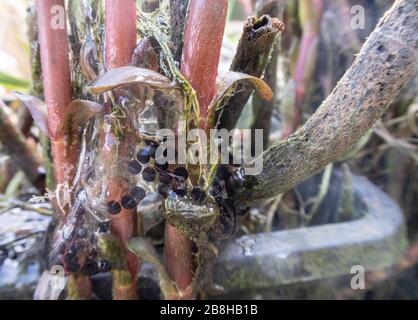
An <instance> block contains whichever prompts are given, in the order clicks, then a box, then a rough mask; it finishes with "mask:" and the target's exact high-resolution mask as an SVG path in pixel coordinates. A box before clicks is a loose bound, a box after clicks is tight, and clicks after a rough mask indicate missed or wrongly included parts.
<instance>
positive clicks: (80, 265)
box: [53, 207, 111, 275]
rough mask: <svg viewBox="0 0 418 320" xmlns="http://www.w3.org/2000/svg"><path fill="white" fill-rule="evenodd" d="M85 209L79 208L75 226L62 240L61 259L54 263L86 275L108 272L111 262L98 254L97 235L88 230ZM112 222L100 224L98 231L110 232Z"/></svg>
mask: <svg viewBox="0 0 418 320" xmlns="http://www.w3.org/2000/svg"><path fill="white" fill-rule="evenodd" d="M84 216H85V210H84V209H83V208H81V207H80V208H79V209H78V210H77V213H76V220H75V221H74V225H73V226H74V228H73V229H72V231H71V232H70V234H69V235H68V237H67V238H66V239H64V240H65V241H60V243H59V245H58V254H59V257H60V261H57V262H55V263H53V264H59V265H63V266H64V269H65V270H66V271H67V272H71V273H74V272H80V273H83V274H86V275H94V274H96V273H100V272H108V271H109V270H110V268H111V267H110V264H109V263H108V262H107V261H105V260H102V259H98V256H97V250H96V245H97V236H96V234H94V233H93V234H91V233H89V232H88V230H87V228H86V226H85V221H84V219H85V218H84ZM109 231H110V223H109V222H102V223H100V224H99V227H98V230H97V232H105V233H106V232H109Z"/></svg>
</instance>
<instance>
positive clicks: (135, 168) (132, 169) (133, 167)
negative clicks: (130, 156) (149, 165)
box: [128, 160, 142, 175]
mask: <svg viewBox="0 0 418 320" xmlns="http://www.w3.org/2000/svg"><path fill="white" fill-rule="evenodd" d="M141 170H142V165H141V164H140V163H139V162H138V161H137V160H131V161H129V162H128V171H129V173H131V174H134V175H137V174H139V173H140V172H141Z"/></svg>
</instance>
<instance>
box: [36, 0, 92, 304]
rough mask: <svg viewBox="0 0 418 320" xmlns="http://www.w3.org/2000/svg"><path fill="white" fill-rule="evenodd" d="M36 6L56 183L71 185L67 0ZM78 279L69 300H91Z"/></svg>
mask: <svg viewBox="0 0 418 320" xmlns="http://www.w3.org/2000/svg"><path fill="white" fill-rule="evenodd" d="M36 7H37V16H38V18H37V19H38V32H39V35H38V36H39V45H40V52H41V65H42V76H43V82H44V96H45V102H46V104H47V108H48V130H49V138H50V139H51V148H52V157H53V162H54V174H55V181H56V182H57V183H64V182H68V183H70V182H71V180H72V178H73V175H74V172H75V168H76V164H77V157H78V146H77V145H76V144H69V143H68V139H67V136H66V135H65V133H63V132H62V131H60V130H59V127H60V126H61V124H62V123H63V122H64V121H65V119H66V118H67V113H68V112H69V110H68V108H67V106H68V105H69V104H70V102H71V100H72V95H73V89H72V85H71V74H70V61H69V43H68V36H67V29H66V26H67V24H66V21H65V20H66V15H65V5H64V0H37V1H36ZM53 9H55V10H53ZM52 19H54V23H52V21H53V20H52ZM53 26H54V28H53ZM57 26H58V27H57ZM75 277H77V276H76V275H70V280H74V281H75ZM78 279H79V281H75V282H74V287H73V289H74V290H73V291H72V293H71V294H69V297H70V298H71V296H73V297H74V296H77V297H78V298H80V299H81V298H83V299H89V298H90V297H91V283H90V279H88V278H87V277H84V276H79V277H78Z"/></svg>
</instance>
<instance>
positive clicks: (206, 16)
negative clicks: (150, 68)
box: [165, 0, 228, 299]
mask: <svg viewBox="0 0 418 320" xmlns="http://www.w3.org/2000/svg"><path fill="white" fill-rule="evenodd" d="M227 10H228V1H227V0H217V1H206V0H191V1H190V6H189V13H188V20H187V25H186V29H185V34H184V46H183V53H182V58H181V66H180V67H181V72H182V73H183V75H184V76H185V77H186V78H187V79H188V80H189V81H190V83H191V85H192V86H193V88H194V89H195V90H196V92H197V96H198V100H199V104H200V114H201V116H202V117H204V115H205V114H206V113H207V110H208V106H209V104H210V102H211V101H212V99H213V97H214V96H215V93H216V92H215V90H216V76H217V73H218V64H219V57H220V52H221V46H222V37H223V33H224V29H225V23H226V14H227ZM191 250H192V242H191V241H190V240H189V239H187V238H186V237H185V236H184V235H183V234H181V233H180V232H179V231H178V230H176V229H175V228H174V227H173V226H171V225H169V224H167V225H166V233H165V259H166V261H167V268H168V272H169V274H170V276H171V278H172V279H173V280H174V281H175V283H176V284H177V286H178V288H179V289H180V291H182V292H183V296H182V298H183V299H193V298H194V297H195V294H196V293H195V292H190V291H187V289H188V287H189V285H190V283H191V282H192V279H193V270H192V265H193V263H192V251H191Z"/></svg>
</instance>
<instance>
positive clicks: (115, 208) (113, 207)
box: [107, 201, 122, 214]
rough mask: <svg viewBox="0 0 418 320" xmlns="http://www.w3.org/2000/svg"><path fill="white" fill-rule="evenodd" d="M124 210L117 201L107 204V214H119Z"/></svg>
mask: <svg viewBox="0 0 418 320" xmlns="http://www.w3.org/2000/svg"><path fill="white" fill-rule="evenodd" d="M121 210H122V208H121V206H120V204H119V202H117V201H109V202H108V203H107V212H108V213H110V214H118V213H120V211H121Z"/></svg>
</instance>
